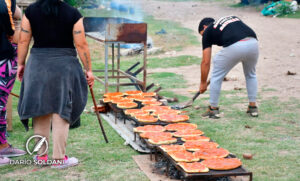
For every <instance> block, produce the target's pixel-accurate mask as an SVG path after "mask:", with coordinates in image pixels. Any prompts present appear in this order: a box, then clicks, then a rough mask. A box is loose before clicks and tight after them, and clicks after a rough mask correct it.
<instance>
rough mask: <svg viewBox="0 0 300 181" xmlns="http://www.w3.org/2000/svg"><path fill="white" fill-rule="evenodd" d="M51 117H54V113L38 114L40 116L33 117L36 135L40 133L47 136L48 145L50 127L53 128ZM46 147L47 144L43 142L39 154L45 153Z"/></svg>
mask: <svg viewBox="0 0 300 181" xmlns="http://www.w3.org/2000/svg"><path fill="white" fill-rule="evenodd" d="M51 118H52V114H47V115H43V116H38V117H34V118H33V130H34V135H40V136H44V137H46V140H47V142H48V145H49V136H50V129H51ZM36 141H39V140H36ZM45 149H46V145H45V144H43V146H42V147H41V149H40V150H39V151H38V154H42V153H44V152H45ZM46 154H48V150H47V152H46ZM41 156H42V155H41Z"/></svg>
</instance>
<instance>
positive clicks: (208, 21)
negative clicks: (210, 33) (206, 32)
mask: <svg viewBox="0 0 300 181" xmlns="http://www.w3.org/2000/svg"><path fill="white" fill-rule="evenodd" d="M213 22H215V20H214V19H213V18H208V17H207V18H203V19H202V20H201V22H200V24H199V27H198V32H199V33H200V31H202V30H203V29H204V25H206V26H208V25H210V24H211V23H213Z"/></svg>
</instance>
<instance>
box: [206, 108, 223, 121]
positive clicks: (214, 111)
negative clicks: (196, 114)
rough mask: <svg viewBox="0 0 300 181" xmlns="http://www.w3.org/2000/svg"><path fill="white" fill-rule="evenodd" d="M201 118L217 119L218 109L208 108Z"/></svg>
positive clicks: (218, 116) (218, 115)
mask: <svg viewBox="0 0 300 181" xmlns="http://www.w3.org/2000/svg"><path fill="white" fill-rule="evenodd" d="M202 117H209V118H212V119H219V118H220V111H219V108H217V109H212V108H211V106H208V109H207V111H206V112H205V113H203V114H202Z"/></svg>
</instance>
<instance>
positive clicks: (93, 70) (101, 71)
mask: <svg viewBox="0 0 300 181" xmlns="http://www.w3.org/2000/svg"><path fill="white" fill-rule="evenodd" d="M112 71H113V70H108V72H112ZM117 71H118V70H114V72H117ZM93 72H105V70H93Z"/></svg>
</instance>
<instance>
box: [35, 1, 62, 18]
mask: <svg viewBox="0 0 300 181" xmlns="http://www.w3.org/2000/svg"><path fill="white" fill-rule="evenodd" d="M37 2H38V4H39V5H40V7H41V9H42V12H43V13H44V14H45V15H47V16H57V15H58V5H59V3H60V0H38V1H37Z"/></svg>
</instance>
